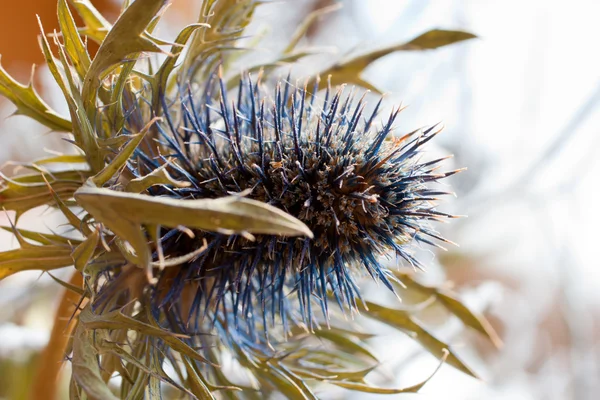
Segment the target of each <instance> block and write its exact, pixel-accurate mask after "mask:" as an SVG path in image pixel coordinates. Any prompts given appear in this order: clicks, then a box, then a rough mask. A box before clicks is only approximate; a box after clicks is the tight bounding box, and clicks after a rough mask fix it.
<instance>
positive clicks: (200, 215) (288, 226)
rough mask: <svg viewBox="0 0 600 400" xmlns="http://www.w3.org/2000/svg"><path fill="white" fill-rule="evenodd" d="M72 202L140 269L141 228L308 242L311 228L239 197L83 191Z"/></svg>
mask: <svg viewBox="0 0 600 400" xmlns="http://www.w3.org/2000/svg"><path fill="white" fill-rule="evenodd" d="M75 199H76V200H77V202H78V203H79V204H80V205H81V206H82V207H83V208H84V209H85V210H86V211H88V212H89V213H90V214H91V215H93V216H94V218H95V219H96V221H98V222H102V223H104V224H105V225H106V226H107V227H108V228H109V229H110V230H112V231H113V232H114V233H115V234H116V235H117V236H119V237H120V238H122V239H124V240H126V241H127V242H129V244H130V245H131V246H132V247H133V249H134V250H135V252H136V257H137V259H138V260H139V261H138V265H140V266H142V267H146V266H149V263H150V249H149V247H148V245H147V242H146V237H145V235H144V234H143V232H142V226H143V225H155V226H156V225H160V226H165V227H171V228H174V227H177V226H179V225H183V226H187V227H189V228H195V229H202V230H207V231H211V232H215V231H225V232H231V233H237V234H239V233H242V232H249V233H256V234H271V235H285V236H302V235H304V236H309V237H312V232H311V231H310V229H308V227H307V226H306V225H304V223H302V222H301V221H299V220H298V219H296V218H294V217H292V216H290V215H288V214H286V213H285V212H283V211H281V210H279V209H278V208H275V207H273V206H270V205H267V204H265V203H261V202H259V201H256V200H250V199H246V198H243V197H239V196H231V197H226V198H221V199H201V200H178V199H172V198H163V197H151V196H144V195H140V194H134V193H123V192H116V191H114V190H109V189H99V188H95V187H93V186H84V187H82V188H80V189H79V190H78V191H77V192H76V193H75Z"/></svg>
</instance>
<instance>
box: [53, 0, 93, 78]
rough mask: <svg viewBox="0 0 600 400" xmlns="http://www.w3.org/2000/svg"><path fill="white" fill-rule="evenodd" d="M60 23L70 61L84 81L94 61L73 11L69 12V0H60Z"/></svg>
mask: <svg viewBox="0 0 600 400" xmlns="http://www.w3.org/2000/svg"><path fill="white" fill-rule="evenodd" d="M58 22H59V25H60V32H61V33H62V36H63V38H64V46H65V49H66V52H67V55H68V56H69V60H70V61H71V63H72V64H73V67H75V70H76V71H77V74H78V75H79V78H80V79H83V77H84V76H85V74H86V73H87V71H88V69H89V68H90V64H91V63H92V61H91V59H90V55H89V54H88V52H87V50H86V48H85V45H84V44H83V41H82V40H81V37H80V36H79V32H78V30H77V26H76V25H75V21H74V20H73V15H71V10H69V6H68V5H67V0H58Z"/></svg>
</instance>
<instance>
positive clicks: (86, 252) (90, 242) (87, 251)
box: [71, 230, 100, 272]
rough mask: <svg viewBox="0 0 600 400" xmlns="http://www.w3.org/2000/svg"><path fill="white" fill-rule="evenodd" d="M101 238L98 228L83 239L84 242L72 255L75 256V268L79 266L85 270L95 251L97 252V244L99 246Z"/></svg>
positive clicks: (81, 269) (79, 268)
mask: <svg viewBox="0 0 600 400" xmlns="http://www.w3.org/2000/svg"><path fill="white" fill-rule="evenodd" d="M99 240H100V234H99V233H98V231H97V230H95V231H93V232H92V233H91V234H90V235H89V236H88V237H87V239H85V240H84V241H83V243H81V244H80V245H79V246H77V247H76V248H75V250H73V253H72V254H71V256H72V257H73V262H74V264H75V268H77V270H78V271H80V272H83V271H84V269H85V267H86V266H87V265H88V263H89V262H90V260H91V259H92V257H93V255H94V253H95V252H96V246H98V241H99Z"/></svg>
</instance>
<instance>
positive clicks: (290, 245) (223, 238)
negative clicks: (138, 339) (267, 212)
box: [130, 77, 456, 325]
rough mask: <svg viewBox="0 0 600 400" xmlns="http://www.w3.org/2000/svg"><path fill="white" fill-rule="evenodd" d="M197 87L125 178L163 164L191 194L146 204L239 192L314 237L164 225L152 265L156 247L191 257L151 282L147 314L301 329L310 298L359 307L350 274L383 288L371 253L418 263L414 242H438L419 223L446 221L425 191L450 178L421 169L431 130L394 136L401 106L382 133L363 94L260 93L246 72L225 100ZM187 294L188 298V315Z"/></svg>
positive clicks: (384, 278)
mask: <svg viewBox="0 0 600 400" xmlns="http://www.w3.org/2000/svg"><path fill="white" fill-rule="evenodd" d="M213 81H217V82H213ZM316 87H317V86H315V89H316ZM215 91H216V92H217V93H218V95H216V96H215V95H214V94H215V93H213V92H215ZM199 92H200V94H199V95H194V94H193V93H192V90H191V89H188V90H187V91H185V95H184V96H182V98H181V99H180V104H179V105H178V107H179V109H177V110H176V111H177V112H174V111H173V110H172V109H168V110H165V119H166V121H167V123H164V124H161V125H160V126H159V130H160V133H161V141H162V145H163V152H164V153H167V154H161V155H157V156H155V157H152V156H150V155H148V154H145V153H143V151H141V150H139V151H138V152H137V155H138V157H137V158H138V160H139V161H138V162H136V163H131V164H130V168H131V170H132V172H133V173H134V174H136V175H140V176H143V175H145V174H147V173H149V172H151V171H153V170H155V169H156V168H159V167H160V165H161V164H162V162H163V160H164V158H165V157H171V158H172V159H173V160H174V161H173V162H171V163H170V164H169V167H168V168H169V173H170V175H171V176H173V177H174V178H175V179H177V180H178V181H186V182H189V185H188V186H187V187H183V188H173V187H169V186H155V187H153V188H152V189H151V190H150V193H151V195H153V196H165V197H174V198H178V199H198V198H220V197H223V196H228V195H231V194H232V193H238V194H243V195H245V196H247V197H249V198H251V199H254V200H259V201H261V202H264V203H267V204H269V205H272V206H274V207H277V208H279V209H281V210H283V211H285V212H287V213H289V214H290V215H292V216H294V217H296V218H298V219H299V220H300V221H302V222H304V223H305V224H306V225H307V226H308V227H309V228H310V230H311V231H312V233H313V237H304V238H302V237H287V238H286V237H281V236H275V235H228V234H227V232H206V231H198V230H196V231H193V232H191V233H192V234H191V235H186V234H185V233H183V232H181V230H178V229H171V230H163V231H162V232H161V238H160V245H159V246H160V247H159V248H157V251H156V252H155V261H156V262H158V261H159V259H158V257H159V251H160V254H161V257H165V259H166V260H169V258H173V257H179V256H182V255H185V254H194V257H193V259H191V260H189V261H187V262H185V263H184V264H183V265H181V266H180V267H179V268H177V270H176V272H172V271H163V272H162V273H161V272H159V273H158V283H157V285H156V288H155V289H154V290H155V292H156V293H157V294H158V295H157V296H155V297H153V299H154V306H155V307H156V309H161V308H163V307H166V308H167V309H174V310H182V307H183V309H185V315H186V316H187V318H188V319H190V320H196V322H198V321H197V320H198V319H202V318H205V317H206V316H207V315H208V316H210V317H211V319H214V318H215V315H216V313H222V314H223V315H227V314H232V315H233V317H234V318H237V317H238V316H240V314H241V316H242V317H243V318H244V319H245V320H246V322H247V323H249V322H251V321H253V320H254V319H257V317H258V316H260V315H262V318H258V319H259V321H260V322H262V321H263V320H265V321H266V320H267V319H269V320H273V323H274V317H275V315H276V314H278V315H280V316H281V317H282V318H283V319H284V321H285V319H286V317H290V316H291V317H297V316H299V317H301V318H302V319H303V320H304V321H305V322H307V323H309V324H312V321H313V310H312V308H313V302H314V301H315V300H316V303H317V304H318V305H319V306H320V308H321V309H322V313H323V314H324V316H325V318H327V314H328V297H329V296H330V295H331V296H332V297H333V298H335V300H337V302H338V303H339V304H340V305H342V306H343V307H346V306H347V307H350V308H355V307H356V300H357V299H359V298H360V291H359V288H358V285H357V283H356V280H355V276H360V275H364V274H368V275H370V276H371V277H372V278H374V279H376V280H377V281H379V282H382V283H383V284H384V285H385V286H386V287H388V288H389V289H390V290H394V289H393V286H392V284H391V282H390V279H393V275H392V274H391V273H390V272H389V271H388V270H387V269H386V268H385V267H383V266H382V264H381V257H382V256H386V255H390V254H391V255H396V256H398V257H400V258H402V259H404V260H406V261H407V262H408V263H410V264H411V265H413V266H419V265H420V264H419V262H418V261H417V260H416V259H415V258H413V256H412V255H411V252H412V250H411V247H413V246H414V244H415V243H416V242H423V243H428V244H434V243H433V242H432V241H431V240H432V239H433V240H438V241H444V239H443V238H442V237H440V236H439V235H438V234H437V233H436V232H435V231H434V230H433V229H432V228H431V227H430V226H429V221H430V220H438V219H444V218H450V217H451V216H450V215H448V214H445V213H442V212H439V211H436V210H435V202H436V196H437V195H440V194H446V193H445V192H443V191H440V190H439V189H436V188H433V187H432V186H431V185H430V182H435V181H437V180H438V179H440V178H444V177H446V176H449V175H451V174H453V173H455V172H456V171H452V172H449V173H436V172H435V170H436V169H437V168H438V165H437V164H438V162H439V161H441V160H434V161H428V162H422V161H421V160H420V154H421V149H422V146H423V145H424V144H425V143H427V142H428V141H429V140H430V139H431V138H432V137H433V136H434V135H435V134H436V133H437V132H436V131H434V128H429V129H426V130H424V131H415V132H412V133H410V134H408V135H406V136H404V137H402V138H400V139H393V137H392V135H393V132H392V130H393V124H394V121H395V119H396V117H397V115H398V112H399V109H398V110H395V111H393V112H392V113H391V115H390V116H389V117H388V118H387V120H386V121H384V122H383V124H382V125H381V126H379V124H378V122H379V121H378V110H379V107H380V103H381V101H380V102H379V103H378V104H377V106H376V107H375V108H374V110H373V111H371V112H370V113H368V114H365V106H366V103H365V101H364V99H363V98H364V96H363V98H357V97H356V96H355V95H354V94H353V93H350V94H344V89H343V88H341V89H339V90H337V91H335V92H334V91H332V90H331V89H328V90H326V91H325V93H324V94H323V97H320V96H317V95H314V94H311V93H309V91H308V90H307V89H306V88H304V89H302V88H298V87H297V86H293V85H291V84H290V83H289V82H288V81H284V83H279V84H278V85H277V86H276V89H275V90H272V89H271V90H270V92H269V88H268V85H267V84H265V85H262V84H261V83H260V82H257V83H252V80H251V79H250V77H246V78H244V79H242V80H241V81H240V83H239V86H238V88H237V91H234V92H233V93H231V92H228V91H227V90H226V89H225V83H224V82H223V80H222V79H215V80H213V79H211V80H210V81H209V83H208V84H207V85H206V87H205V88H204V90H201V91H199ZM213 99H217V100H213ZM159 249H160V250H159ZM187 291H193V292H195V293H194V294H193V297H194V300H193V301H192V303H191V304H188V305H187V306H185V305H182V304H181V301H182V298H187V296H182V294H183V293H184V292H187ZM329 293H330V294H329ZM291 295H293V296H291ZM290 297H291V298H293V299H297V300H290ZM294 303H297V304H294ZM186 307H187V309H186ZM290 313H291V314H292V315H288V314H290ZM295 314H298V315H295ZM249 325H252V324H251V323H249Z"/></svg>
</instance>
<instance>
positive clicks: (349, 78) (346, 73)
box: [309, 29, 476, 93]
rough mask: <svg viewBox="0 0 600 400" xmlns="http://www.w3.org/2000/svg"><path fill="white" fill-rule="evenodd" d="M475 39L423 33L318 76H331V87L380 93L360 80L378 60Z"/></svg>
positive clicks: (449, 33)
mask: <svg viewBox="0 0 600 400" xmlns="http://www.w3.org/2000/svg"><path fill="white" fill-rule="evenodd" d="M475 37H476V36H475V35H473V34H471V33H468V32H462V31H447V30H441V29H434V30H431V31H428V32H425V33H424V34H422V35H420V36H418V37H416V38H414V39H412V40H411V41H409V42H407V43H402V44H398V45H393V46H389V47H385V48H383V49H379V50H375V51H372V52H369V53H367V54H363V55H360V56H357V57H353V58H351V59H349V60H347V61H343V62H340V63H336V64H335V65H333V66H332V67H330V68H328V69H326V70H324V71H322V72H320V73H319V75H320V76H323V77H328V76H330V75H331V84H332V85H333V86H337V85H341V84H356V85H358V86H361V87H365V88H366V89H370V90H374V91H375V92H378V93H380V91H379V90H378V89H377V88H375V87H373V86H372V85H371V84H369V83H368V82H366V81H364V80H363V79H362V78H361V74H362V73H363V71H364V70H365V69H366V68H367V67H368V66H369V65H371V64H372V63H373V62H375V61H377V60H378V59H380V58H382V57H384V56H387V55H388V54H391V53H394V52H396V51H414V50H429V49H436V48H438V47H442V46H447V45H450V44H453V43H458V42H461V41H464V40H468V39H473V38H475ZM313 82H314V81H313ZM326 83H327V80H324V81H321V82H320V83H319V89H321V88H323V87H324V86H325V85H326ZM309 87H310V86H309Z"/></svg>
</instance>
